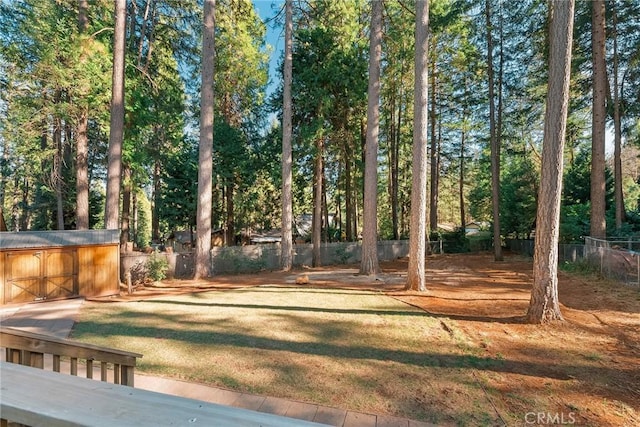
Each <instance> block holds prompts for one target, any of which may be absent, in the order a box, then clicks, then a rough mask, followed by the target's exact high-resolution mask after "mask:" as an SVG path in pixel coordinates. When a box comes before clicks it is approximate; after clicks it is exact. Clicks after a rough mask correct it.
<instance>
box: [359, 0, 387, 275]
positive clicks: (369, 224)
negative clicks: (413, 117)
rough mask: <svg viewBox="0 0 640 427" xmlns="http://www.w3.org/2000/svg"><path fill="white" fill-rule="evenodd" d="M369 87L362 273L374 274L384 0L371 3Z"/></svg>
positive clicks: (377, 268) (376, 256)
mask: <svg viewBox="0 0 640 427" xmlns="http://www.w3.org/2000/svg"><path fill="white" fill-rule="evenodd" d="M371 6H372V7H371V34H370V39H369V88H368V91H367V93H368V103H367V134H366V135H367V136H366V145H365V162H364V206H363V209H364V210H363V218H362V219H363V223H362V229H363V230H362V262H361V264H360V274H367V275H374V274H378V272H379V271H380V265H379V263H378V217H377V215H378V131H379V128H380V107H379V103H380V60H381V57H382V0H374V1H373V2H372V3H371Z"/></svg>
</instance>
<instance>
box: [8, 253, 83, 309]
mask: <svg viewBox="0 0 640 427" xmlns="http://www.w3.org/2000/svg"><path fill="white" fill-rule="evenodd" d="M3 255H4V257H5V259H4V278H5V295H4V296H5V298H4V302H5V303H10V302H13V303H16V302H30V301H35V300H42V299H53V298H64V297H71V296H75V295H78V262H77V259H78V257H77V251H76V250H75V249H66V250H65V249H47V250H44V249H43V250H36V251H15V252H5V253H4V254H3Z"/></svg>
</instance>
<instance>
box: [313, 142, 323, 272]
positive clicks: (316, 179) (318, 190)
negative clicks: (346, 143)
mask: <svg viewBox="0 0 640 427" xmlns="http://www.w3.org/2000/svg"><path fill="white" fill-rule="evenodd" d="M323 155H324V144H323V137H322V136H320V137H317V138H316V161H315V167H314V171H313V183H314V185H313V217H312V221H311V223H312V229H311V240H312V244H313V248H312V252H311V265H312V266H314V267H320V265H321V264H322V260H321V256H320V244H321V241H322V181H323V180H322V171H323V165H322V160H323V159H322V156H323Z"/></svg>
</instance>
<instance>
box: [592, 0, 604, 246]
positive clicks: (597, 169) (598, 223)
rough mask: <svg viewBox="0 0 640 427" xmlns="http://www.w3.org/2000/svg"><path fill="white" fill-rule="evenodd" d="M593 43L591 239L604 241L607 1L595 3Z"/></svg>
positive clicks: (602, 0)
mask: <svg viewBox="0 0 640 427" xmlns="http://www.w3.org/2000/svg"><path fill="white" fill-rule="evenodd" d="M591 4H592V8H593V15H592V18H593V21H592V33H591V43H592V48H593V118H592V124H591V126H592V128H591V138H592V139H591V237H595V238H600V239H603V238H605V237H606V234H607V223H606V219H605V211H606V206H605V196H606V177H605V121H606V108H605V105H606V104H605V103H606V79H607V68H606V63H605V60H606V58H605V1H604V0H593V2H592V3H591Z"/></svg>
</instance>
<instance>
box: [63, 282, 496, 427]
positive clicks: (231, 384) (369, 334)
mask: <svg viewBox="0 0 640 427" xmlns="http://www.w3.org/2000/svg"><path fill="white" fill-rule="evenodd" d="M446 321H447V323H448V324H449V325H452V327H453V328H454V330H455V331H456V333H458V332H457V328H456V324H455V321H452V320H450V319H446ZM73 338H74V339H77V340H80V341H84V342H90V343H94V344H98V345H103V346H108V347H113V348H120V349H123V350H128V351H134V352H138V353H142V354H143V355H144V357H143V358H142V359H140V360H139V365H138V368H137V369H138V370H139V371H141V372H144V373H149V374H154V375H161V376H167V377H173V378H179V379H183V380H188V381H195V382H199V383H205V384H211V385H215V386H220V387H225V388H228V389H233V390H237V391H241V392H248V393H255V394H263V395H270V396H278V397H284V398H291V399H296V400H302V401H308V402H312V403H316V404H323V405H328V406H335V407H340V408H345V409H351V410H357V411H363V412H371V413H379V414H392V415H396V416H404V417H408V418H413V419H421V420H427V421H431V422H439V423H455V420H456V419H459V417H460V416H462V415H463V414H465V415H464V416H463V418H464V419H465V420H466V421H465V424H469V425H474V424H475V425H482V422H484V421H483V420H484V419H485V417H486V415H482V422H481V420H480V419H478V420H476V421H477V423H474V421H473V417H472V416H471V419H467V418H468V417H470V415H469V414H468V413H466V410H468V409H469V405H473V408H474V410H473V412H475V411H476V410H477V407H478V406H479V407H481V408H483V410H482V411H479V412H478V414H482V413H484V414H486V413H492V411H491V408H490V407H489V406H488V405H489V403H488V402H487V401H486V399H485V398H484V396H483V394H482V390H481V389H480V388H478V387H461V386H460V384H468V383H473V382H474V381H475V380H474V378H473V377H472V369H478V368H481V369H487V368H489V369H490V368H492V367H499V366H501V365H502V363H503V361H501V360H494V359H492V358H482V357H479V356H478V355H477V354H473V353H475V352H472V350H473V349H471V348H467V346H461V345H460V340H461V339H462V337H460V336H457V335H456V336H454V337H452V336H450V334H449V333H447V332H446V331H445V330H443V329H442V326H441V319H439V318H434V317H431V316H428V315H427V314H426V313H425V312H423V311H422V310H419V309H417V308H414V307H411V306H409V305H406V304H404V303H402V302H399V301H397V300H395V299H393V298H390V297H387V296H385V295H383V294H379V293H373V292H356V291H346V290H338V289H336V290H323V289H309V288H305V289H293V288H268V287H266V288H251V289H240V290H233V291H224V292H207V293H197V294H192V295H181V296H170V297H163V298H159V299H153V300H146V301H139V302H125V303H102V304H99V303H96V304H87V305H85V307H84V308H83V310H82V312H81V315H80V318H79V319H78V322H77V323H76V326H75V329H74V331H73ZM452 390H453V391H452ZM465 408H466V409H465ZM479 416H480V415H479Z"/></svg>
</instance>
